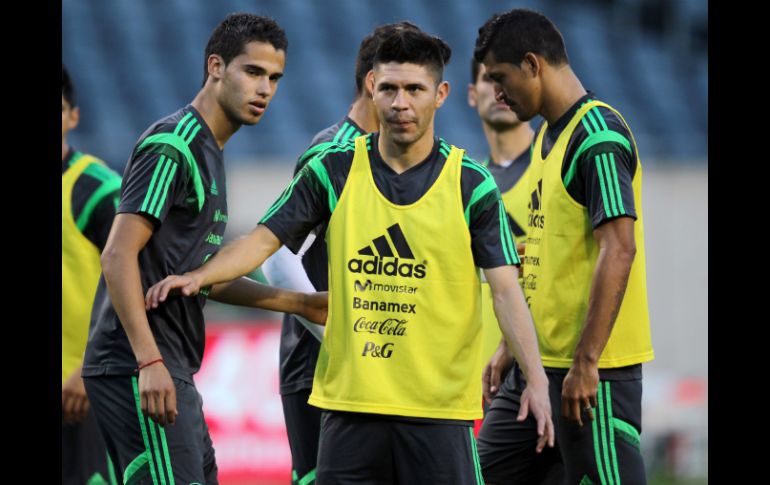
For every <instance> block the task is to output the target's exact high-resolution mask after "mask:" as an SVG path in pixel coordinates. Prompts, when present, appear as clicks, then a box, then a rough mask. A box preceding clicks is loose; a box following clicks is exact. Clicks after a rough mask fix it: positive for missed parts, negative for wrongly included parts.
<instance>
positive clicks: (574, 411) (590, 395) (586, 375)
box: [561, 364, 599, 426]
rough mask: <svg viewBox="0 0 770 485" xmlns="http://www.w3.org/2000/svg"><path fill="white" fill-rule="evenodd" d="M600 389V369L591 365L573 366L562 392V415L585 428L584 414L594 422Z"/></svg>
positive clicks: (565, 379)
mask: <svg viewBox="0 0 770 485" xmlns="http://www.w3.org/2000/svg"><path fill="white" fill-rule="evenodd" d="M598 389H599V368H598V367H597V366H596V365H591V364H573V365H572V367H570V370H569V372H567V376H566V377H565V378H564V384H563V385H562V390H561V414H562V415H563V416H564V417H565V418H566V419H568V420H570V421H575V422H577V423H578V424H579V425H580V426H583V414H585V415H586V417H587V418H588V421H593V419H594V413H593V410H592V409H591V408H595V407H596V392H597V390H598Z"/></svg>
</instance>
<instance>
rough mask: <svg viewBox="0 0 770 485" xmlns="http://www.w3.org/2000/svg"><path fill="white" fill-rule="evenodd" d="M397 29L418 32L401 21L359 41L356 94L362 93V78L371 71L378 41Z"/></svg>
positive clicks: (379, 28) (378, 29)
mask: <svg viewBox="0 0 770 485" xmlns="http://www.w3.org/2000/svg"><path fill="white" fill-rule="evenodd" d="M399 29H402V30H403V29H409V30H415V31H419V30H420V28H419V27H417V26H416V25H415V24H413V23H412V22H409V21H408V20H402V21H401V22H395V23H392V24H385V25H380V26H379V27H377V28H375V29H374V31H372V33H371V34H369V35H367V36H366V37H364V39H363V40H362V41H361V45H360V46H359V47H358V57H356V94H361V93H362V92H363V88H364V78H366V73H367V72H369V71H371V70H372V68H373V67H374V54H376V53H377V47H379V46H380V41H381V40H382V39H383V37H385V36H386V35H387V34H388V33H389V32H391V31H393V30H399Z"/></svg>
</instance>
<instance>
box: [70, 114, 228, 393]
mask: <svg viewBox="0 0 770 485" xmlns="http://www.w3.org/2000/svg"><path fill="white" fill-rule="evenodd" d="M117 212H118V213H129V214H140V215H142V216H143V217H145V218H147V219H148V220H150V221H151V222H152V223H153V226H154V231H153V234H152V237H150V240H149V241H148V242H147V245H146V246H145V247H144V249H142V251H141V252H140V253H139V271H140V277H141V282H142V289H143V292H146V291H147V289H148V288H149V287H150V286H152V285H153V284H155V283H157V282H158V281H160V280H162V279H163V278H165V277H166V276H168V275H170V274H183V273H185V272H187V271H192V270H193V269H195V268H198V267H199V266H200V265H201V264H203V262H204V261H205V260H206V259H208V258H209V257H210V256H211V255H213V254H214V253H216V251H218V250H219V248H220V246H221V244H222V236H223V234H224V232H225V224H226V222H227V196H226V182H225V167H224V160H223V157H222V151H221V150H220V149H219V147H218V146H217V143H216V141H215V139H214V136H213V134H212V133H211V130H210V129H209V127H208V126H207V125H206V122H205V121H204V120H203V118H202V117H201V115H200V113H198V112H197V111H196V110H195V108H193V107H192V106H190V105H188V106H187V107H185V108H183V109H181V110H179V111H177V112H176V113H174V114H172V115H170V116H168V117H166V118H163V119H161V120H159V121H157V122H155V123H154V124H153V125H152V126H151V127H150V128H149V129H148V130H147V131H145V133H144V134H142V136H141V137H140V138H139V141H138V142H137V144H136V147H135V148H134V151H133V153H132V155H131V157H130V159H129V161H128V164H127V166H126V170H125V173H124V175H123V185H122V187H121V199H120V205H119V206H118V210H117ZM207 293H208V292H207V291H206V290H205V289H204V290H203V291H201V294H199V295H198V296H196V297H192V298H190V297H182V296H171V297H169V299H168V300H167V301H166V303H164V304H163V305H160V306H159V307H158V308H157V309H155V310H152V311H150V312H148V313H147V318H148V320H149V323H150V329H151V330H152V333H153V336H154V338H155V341H156V342H157V344H158V348H159V349H160V352H161V355H162V356H163V359H164V361H165V364H166V367H168V369H169V372H170V373H171V375H172V376H174V377H177V378H179V379H182V380H185V381H187V382H191V383H192V375H193V374H194V373H196V372H197V371H198V369H199V368H200V364H201V359H202V357H203V347H204V343H205V329H204V322H203V306H204V304H205V302H206V294H207ZM135 369H136V359H135V357H134V353H133V352H132V350H131V346H130V345H129V342H128V338H127V337H126V333H125V331H124V329H123V326H122V324H121V323H120V321H119V319H118V316H117V314H116V313H115V308H114V306H113V304H112V301H111V300H110V297H109V294H108V293H107V288H106V285H105V281H104V277H103V276H102V278H100V281H99V287H98V289H97V293H96V299H95V301H94V310H93V314H92V317H91V327H90V331H89V336H88V345H87V347H86V354H85V362H84V367H83V375H84V376H97V375H129V374H134V373H135Z"/></svg>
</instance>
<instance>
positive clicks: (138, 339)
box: [102, 249, 161, 362]
mask: <svg viewBox="0 0 770 485" xmlns="http://www.w3.org/2000/svg"><path fill="white" fill-rule="evenodd" d="M102 271H103V273H104V280H105V281H106V283H107V291H108V292H109V295H110V299H111V300H112V304H113V306H114V307H115V312H116V313H117V314H118V318H119V319H120V322H121V324H122V325H123V328H124V329H125V331H126V336H127V337H128V341H129V343H130V344H131V349H132V350H133V352H134V356H135V357H136V361H137V362H148V361H150V360H153V359H157V358H159V357H161V354H160V350H158V345H157V344H156V343H155V338H154V337H153V335H152V331H151V330H150V323H149V322H148V320H147V313H146V311H145V306H144V294H143V291H142V283H141V279H140V275H139V263H138V262H137V255H136V254H121V253H119V252H117V251H110V250H109V249H108V250H106V251H105V252H104V253H103V254H102Z"/></svg>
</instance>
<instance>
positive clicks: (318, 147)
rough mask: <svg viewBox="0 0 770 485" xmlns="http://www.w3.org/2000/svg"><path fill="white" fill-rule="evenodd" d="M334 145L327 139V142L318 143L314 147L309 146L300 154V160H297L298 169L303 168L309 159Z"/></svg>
mask: <svg viewBox="0 0 770 485" xmlns="http://www.w3.org/2000/svg"><path fill="white" fill-rule="evenodd" d="M332 145H333V143H332V142H330V141H326V142H322V143H319V144H318V145H313V146H312V147H310V148H308V149H307V150H306V151H305V153H303V154H302V155H300V157H299V160H298V161H297V171H299V170H301V169H302V167H304V166H305V165H307V162H308V160H310V159H311V158H312V157H314V156H315V155H317V154H318V153H320V152H322V151H324V150H326V149H327V148H329V147H330V146H332Z"/></svg>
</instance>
